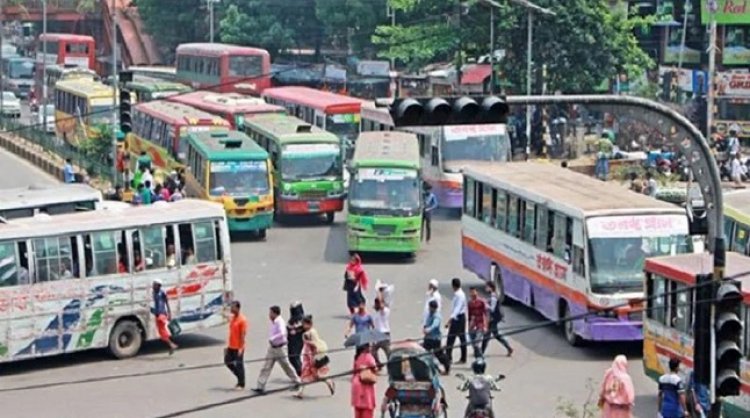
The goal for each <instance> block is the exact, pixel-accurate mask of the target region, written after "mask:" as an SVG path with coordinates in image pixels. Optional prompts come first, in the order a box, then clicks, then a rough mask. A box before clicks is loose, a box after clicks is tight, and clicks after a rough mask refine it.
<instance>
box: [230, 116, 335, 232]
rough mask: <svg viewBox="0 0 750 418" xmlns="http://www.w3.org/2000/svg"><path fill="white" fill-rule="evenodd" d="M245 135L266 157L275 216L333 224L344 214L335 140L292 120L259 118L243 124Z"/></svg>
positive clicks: (329, 135)
mask: <svg viewBox="0 0 750 418" xmlns="http://www.w3.org/2000/svg"><path fill="white" fill-rule="evenodd" d="M244 126H245V132H246V133H247V134H248V135H249V136H250V137H251V138H253V139H254V140H255V141H256V142H257V143H258V144H260V146H261V147H263V148H265V149H266V151H268V154H269V155H270V156H271V162H272V163H273V172H274V176H273V178H274V196H275V197H276V198H275V199H274V203H275V205H276V206H275V209H274V215H275V216H276V217H277V219H282V218H283V216H285V215H306V214H313V215H314V214H325V216H326V221H327V222H328V223H329V224H330V223H333V220H334V217H335V214H336V212H340V211H342V210H343V209H344V197H345V190H344V180H343V163H342V154H341V145H340V141H339V139H338V137H337V136H336V135H334V134H332V133H330V132H326V131H324V130H322V129H320V128H317V127H315V126H311V125H310V124H308V123H305V122H304V121H302V120H300V119H297V118H295V117H292V116H287V115H283V114H271V113H269V114H259V115H254V116H252V117H248V118H246V119H245V125H244Z"/></svg>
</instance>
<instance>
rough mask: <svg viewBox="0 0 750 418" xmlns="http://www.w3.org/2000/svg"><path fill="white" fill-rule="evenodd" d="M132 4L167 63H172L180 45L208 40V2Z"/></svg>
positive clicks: (153, 0) (146, 0)
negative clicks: (206, 6)
mask: <svg viewBox="0 0 750 418" xmlns="http://www.w3.org/2000/svg"><path fill="white" fill-rule="evenodd" d="M133 1H134V4H135V5H136V6H138V12H139V14H140V16H141V19H143V23H144V25H145V27H146V30H147V31H148V32H149V33H150V34H152V36H153V38H154V39H155V40H156V41H157V42H158V43H159V47H160V49H161V50H162V53H163V55H164V58H165V59H166V60H167V62H172V59H173V58H174V52H175V49H176V48H177V45H179V44H181V43H185V42H201V41H204V40H206V39H208V22H207V21H206V16H207V13H206V10H205V5H206V2H205V0H133Z"/></svg>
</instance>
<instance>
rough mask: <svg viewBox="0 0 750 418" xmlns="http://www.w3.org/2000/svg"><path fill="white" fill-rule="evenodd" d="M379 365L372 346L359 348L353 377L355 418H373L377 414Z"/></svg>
mask: <svg viewBox="0 0 750 418" xmlns="http://www.w3.org/2000/svg"><path fill="white" fill-rule="evenodd" d="M377 367H378V364H377V362H376V361H375V357H373V356H372V353H371V352H370V346H369V345H365V346H362V347H357V355H356V356H355V358H354V370H355V373H354V374H353V375H352V407H353V408H354V418H373V416H374V413H375V379H376V376H377Z"/></svg>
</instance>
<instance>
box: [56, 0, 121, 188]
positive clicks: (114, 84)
mask: <svg viewBox="0 0 750 418" xmlns="http://www.w3.org/2000/svg"><path fill="white" fill-rule="evenodd" d="M116 7H117V3H116V2H115V0H112V10H111V12H112V77H113V78H112V138H111V140H112V186H113V188H114V187H115V186H117V87H118V84H119V77H118V75H119V74H118V73H119V72H118V71H117V9H116ZM46 122H47V121H45V123H46Z"/></svg>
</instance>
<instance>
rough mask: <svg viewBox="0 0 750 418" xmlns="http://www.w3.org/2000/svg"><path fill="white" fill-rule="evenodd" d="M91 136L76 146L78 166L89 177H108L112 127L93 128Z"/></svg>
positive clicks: (97, 126) (110, 162) (107, 125)
mask: <svg viewBox="0 0 750 418" xmlns="http://www.w3.org/2000/svg"><path fill="white" fill-rule="evenodd" d="M91 131H92V133H93V134H92V135H91V136H88V137H86V138H85V139H84V140H82V141H80V143H79V144H78V157H79V158H77V160H79V162H78V163H79V165H81V167H82V168H84V169H86V171H87V172H88V173H89V174H91V175H108V174H109V172H108V168H109V167H111V166H112V126H111V125H109V124H99V125H96V126H93V127H92V129H91Z"/></svg>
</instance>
